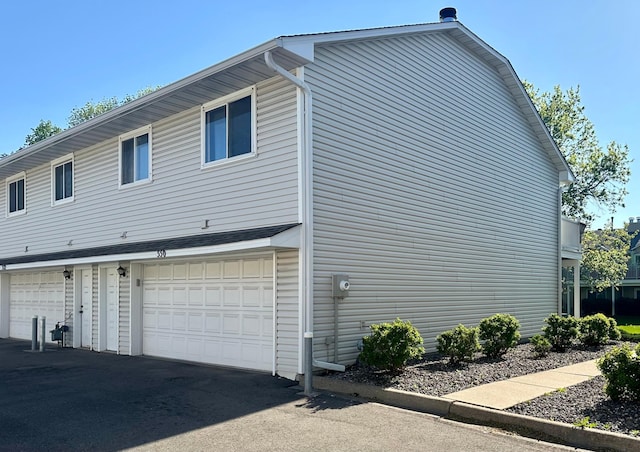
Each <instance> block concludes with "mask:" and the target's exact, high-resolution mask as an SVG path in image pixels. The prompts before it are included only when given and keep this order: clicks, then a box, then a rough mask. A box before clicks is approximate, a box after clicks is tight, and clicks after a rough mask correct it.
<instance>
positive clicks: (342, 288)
mask: <svg viewBox="0 0 640 452" xmlns="http://www.w3.org/2000/svg"><path fill="white" fill-rule="evenodd" d="M331 278H332V282H333V285H332V287H333V289H332V296H333V298H344V297H346V296H348V295H349V289H350V288H351V283H350V282H349V275H344V274H336V275H331Z"/></svg>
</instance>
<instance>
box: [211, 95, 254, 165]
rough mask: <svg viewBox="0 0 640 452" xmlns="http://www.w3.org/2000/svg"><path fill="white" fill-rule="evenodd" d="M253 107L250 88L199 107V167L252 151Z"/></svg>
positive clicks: (249, 153) (252, 152) (251, 152)
mask: <svg viewBox="0 0 640 452" xmlns="http://www.w3.org/2000/svg"><path fill="white" fill-rule="evenodd" d="M254 110H255V109H254V94H253V89H251V90H250V91H243V92H242V93H239V94H238V95H236V96H233V97H231V98H226V101H225V100H224V99H223V100H222V101H216V102H213V103H209V104H207V105H205V106H204V107H203V109H202V111H203V115H202V123H203V124H202V125H203V137H202V141H203V143H202V149H203V159H202V163H203V166H204V165H207V164H210V163H213V162H221V161H225V160H228V159H233V158H235V157H240V156H247V155H252V154H254V153H255V150H254V135H255V133H254V121H255V111H254Z"/></svg>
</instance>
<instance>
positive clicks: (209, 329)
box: [204, 313, 222, 334]
mask: <svg viewBox="0 0 640 452" xmlns="http://www.w3.org/2000/svg"><path fill="white" fill-rule="evenodd" d="M221 325H222V320H221V315H220V314H219V313H206V314H205V329H204V332H205V333H217V334H220V331H221V330H222V329H221Z"/></svg>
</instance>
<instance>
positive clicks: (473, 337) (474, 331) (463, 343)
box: [436, 324, 480, 364]
mask: <svg viewBox="0 0 640 452" xmlns="http://www.w3.org/2000/svg"><path fill="white" fill-rule="evenodd" d="M436 340H437V341H438V345H437V348H438V352H440V353H442V354H443V355H445V356H448V357H449V363H450V364H456V363H459V362H460V361H465V360H466V361H471V360H472V359H473V354H474V353H475V352H477V351H479V350H480V342H479V341H478V328H467V327H466V326H464V325H462V324H460V325H458V326H457V327H455V328H454V329H452V330H448V331H445V332H444V333H442V334H440V335H438V337H437V338H436Z"/></svg>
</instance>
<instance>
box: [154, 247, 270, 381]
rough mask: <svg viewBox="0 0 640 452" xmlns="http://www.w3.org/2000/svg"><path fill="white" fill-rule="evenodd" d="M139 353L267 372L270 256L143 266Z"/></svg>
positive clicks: (268, 360) (268, 362)
mask: <svg viewBox="0 0 640 452" xmlns="http://www.w3.org/2000/svg"><path fill="white" fill-rule="evenodd" d="M143 289H144V291H143V294H144V295H143V308H144V314H143V327H144V331H143V353H144V354H146V355H152V356H161V357H166V358H174V359H183V360H188V361H197V362H204V363H211V364H223V365H228V366H235V367H244V368H250V369H260V370H271V368H272V363H273V260H272V257H271V256H265V257H253V258H238V259H227V260H224V261H223V260H215V261H200V262H193V261H191V262H175V263H164V262H163V263H162V264H154V265H145V267H144V280H143Z"/></svg>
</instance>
